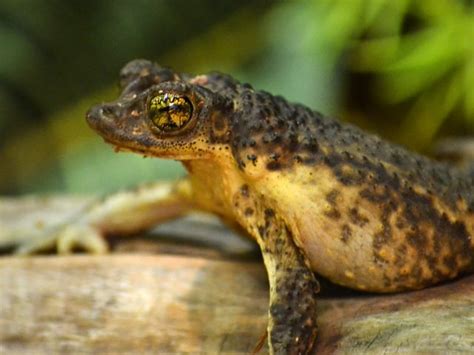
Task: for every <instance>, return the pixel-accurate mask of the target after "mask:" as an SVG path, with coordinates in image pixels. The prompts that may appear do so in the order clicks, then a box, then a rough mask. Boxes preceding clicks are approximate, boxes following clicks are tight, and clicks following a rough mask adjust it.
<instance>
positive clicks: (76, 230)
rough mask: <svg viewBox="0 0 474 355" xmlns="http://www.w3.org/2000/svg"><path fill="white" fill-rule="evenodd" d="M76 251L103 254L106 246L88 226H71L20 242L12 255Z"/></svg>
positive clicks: (69, 252) (106, 248) (98, 235)
mask: <svg viewBox="0 0 474 355" xmlns="http://www.w3.org/2000/svg"><path fill="white" fill-rule="evenodd" d="M78 249H79V250H83V251H85V252H87V253H90V254H104V253H106V252H107V251H108V245H107V242H106V241H105V239H104V237H103V235H102V234H101V233H100V232H99V231H98V230H97V229H95V228H93V227H91V226H88V225H74V224H72V225H67V226H65V227H62V228H61V227H57V228H53V229H51V230H49V231H48V230H47V231H45V232H44V233H43V234H42V235H38V236H34V237H30V238H25V239H23V240H21V241H19V242H18V243H17V246H16V248H15V250H14V253H15V254H17V255H31V254H37V253H39V252H42V251H48V250H56V252H57V253H58V254H71V253H73V252H74V251H75V250H78Z"/></svg>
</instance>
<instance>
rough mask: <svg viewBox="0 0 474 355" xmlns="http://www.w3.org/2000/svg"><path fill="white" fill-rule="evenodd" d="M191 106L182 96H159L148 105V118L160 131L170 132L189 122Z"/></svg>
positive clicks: (191, 111) (191, 112)
mask: <svg viewBox="0 0 474 355" xmlns="http://www.w3.org/2000/svg"><path fill="white" fill-rule="evenodd" d="M192 114H193V106H192V105H191V102H190V101H189V99H187V98H186V97H184V96H179V95H173V94H159V95H157V96H155V97H153V98H152V99H151V100H150V102H149V103H148V116H149V117H150V119H151V121H152V122H153V124H154V125H155V126H156V127H157V128H158V129H159V130H161V131H164V132H172V131H176V130H178V129H180V128H182V127H184V126H185V125H186V123H188V122H189V121H190V120H191V116H192Z"/></svg>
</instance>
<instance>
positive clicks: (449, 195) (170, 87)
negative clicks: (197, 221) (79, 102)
mask: <svg viewBox="0 0 474 355" xmlns="http://www.w3.org/2000/svg"><path fill="white" fill-rule="evenodd" d="M120 83H121V86H122V89H123V92H122V94H121V96H120V97H119V99H118V100H117V101H115V102H113V103H110V104H103V105H99V106H97V107H95V108H93V109H91V110H90V111H89V114H88V122H89V124H90V125H91V126H92V127H93V128H94V129H96V130H97V131H98V132H99V133H100V134H101V135H102V136H103V137H104V139H105V140H106V141H107V142H109V143H112V144H114V145H115V146H116V147H117V148H118V149H125V150H131V151H134V152H138V153H141V154H145V155H152V156H157V157H165V158H171V159H177V160H181V161H182V162H183V164H184V165H185V167H186V169H187V170H188V172H189V186H190V192H189V194H188V197H187V198H189V196H191V197H190V198H191V199H192V203H193V204H194V206H195V207H196V208H198V209H201V210H205V211H207V212H211V213H215V214H216V215H218V216H221V217H222V218H223V219H225V220H226V221H228V222H230V223H231V224H233V225H236V224H237V225H239V226H240V227H242V228H243V229H244V230H245V231H246V232H247V233H248V234H250V235H251V236H252V237H253V238H255V240H256V241H257V242H258V244H259V246H260V248H261V250H262V255H263V258H264V262H265V266H266V268H267V271H268V276H269V281H270V310H269V327H268V334H269V345H270V350H271V351H273V352H275V353H281V354H286V353H295V354H297V353H308V352H310V350H311V348H312V346H313V344H314V341H315V338H316V333H317V326H316V302H315V293H316V292H317V290H318V284H317V281H316V279H315V275H314V273H313V272H316V273H320V274H322V275H324V276H326V277H327V278H329V279H330V280H332V281H333V282H336V283H339V284H342V285H345V286H348V287H352V288H356V289H360V290H368V291H376V292H395V291H400V290H405V289H417V288H422V287H426V286H428V285H433V284H435V283H437V282H440V281H443V280H448V279H452V278H454V277H456V276H458V275H460V274H461V273H463V272H471V271H473V270H474V187H473V186H474V174H473V173H472V171H471V172H462V171H461V170H456V169H455V168H452V167H450V166H448V165H444V164H442V163H438V162H435V161H432V160H429V159H427V158H424V157H421V156H419V155H417V154H414V153H410V152H408V151H406V150H405V149H403V148H401V147H399V146H396V145H393V144H390V143H388V142H385V141H383V140H381V139H380V138H378V137H376V136H374V135H370V134H367V133H364V132H362V131H361V130H359V129H357V128H356V127H353V126H351V125H347V124H341V123H339V122H338V121H336V120H333V119H331V118H328V117H324V116H323V115H321V114H319V113H318V112H315V111H313V110H311V109H309V108H307V107H305V106H302V105H299V104H292V103H289V102H287V101H286V100H285V99H284V98H282V97H279V96H273V95H271V94H269V93H266V92H263V91H256V90H254V89H253V88H252V87H251V86H250V85H248V84H241V83H239V82H238V81H236V80H235V79H233V78H232V77H230V76H228V75H224V74H219V73H210V74H206V75H198V76H191V75H188V74H182V73H175V72H173V71H172V70H169V69H165V68H161V67H160V66H158V65H156V64H153V63H151V62H148V61H143V60H138V61H133V62H131V63H130V64H128V65H127V66H126V67H125V68H124V69H123V70H122V72H121V80H120ZM160 95H161V96H162V95H164V96H163V97H165V96H166V97H168V96H172V97H180V98H182V100H181V101H180V102H186V104H188V103H189V104H190V105H191V106H192V110H191V109H189V110H185V111H180V112H187V113H188V116H186V117H185V118H186V119H185V120H183V121H181V120H180V121H179V124H173V125H166V130H163V129H162V128H163V127H161V128H160V124H159V122H158V124H157V123H156V122H155V121H156V120H155V121H154V120H153V119H151V118H150V102H154V100H158V99H159V98H160V97H161V96H160ZM167 95H168V96H167ZM157 97H158V99H156V98H157ZM162 108H163V109H165V110H168V109H169V108H168V107H167V106H166V105H164V106H163V107H162ZM190 112H192V114H191V113H190ZM161 126H162V125H161Z"/></svg>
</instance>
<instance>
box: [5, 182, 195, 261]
mask: <svg viewBox="0 0 474 355" xmlns="http://www.w3.org/2000/svg"><path fill="white" fill-rule="evenodd" d="M189 195H190V187H189V183H188V181H187V180H182V181H179V182H178V183H154V184H148V185H143V186H140V187H138V188H136V189H134V190H129V191H123V192H119V193H115V194H112V195H109V196H106V197H104V198H102V199H98V200H96V201H93V202H92V203H91V204H89V205H88V206H86V207H85V208H84V209H83V210H82V211H80V212H78V213H77V214H76V215H74V216H72V217H70V218H68V220H67V221H63V222H61V223H60V224H57V225H55V226H51V227H49V228H45V230H44V231H41V232H40V233H35V234H33V233H32V234H31V235H25V233H21V234H20V233H17V235H11V236H8V237H5V238H3V239H2V238H0V247H2V246H4V247H8V246H10V247H14V252H15V253H16V254H20V255H28V254H35V253H39V252H43V251H49V250H55V251H57V252H58V253H59V254H68V253H71V252H73V251H74V250H77V249H81V250H84V251H86V252H90V253H95V254H101V253H105V252H107V249H108V246H107V242H106V241H105V239H104V237H105V236H107V235H130V234H134V233H137V232H140V231H144V230H147V229H150V228H151V227H153V226H155V225H156V224H159V223H160V222H164V221H166V220H169V219H173V218H177V217H179V216H181V215H183V214H185V213H186V212H188V211H189V210H190V209H191V203H190V199H189ZM26 234H27V233H26ZM1 240H3V241H4V243H3V244H2V242H1Z"/></svg>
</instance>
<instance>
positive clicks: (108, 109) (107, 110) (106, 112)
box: [101, 105, 114, 117]
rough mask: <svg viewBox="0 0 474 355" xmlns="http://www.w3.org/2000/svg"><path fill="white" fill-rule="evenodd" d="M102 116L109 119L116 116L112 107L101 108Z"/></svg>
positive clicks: (104, 106)
mask: <svg viewBox="0 0 474 355" xmlns="http://www.w3.org/2000/svg"><path fill="white" fill-rule="evenodd" d="M101 111H102V112H101V114H102V116H107V117H111V116H113V115H114V110H113V108H112V106H108V105H103V106H102V107H101Z"/></svg>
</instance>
